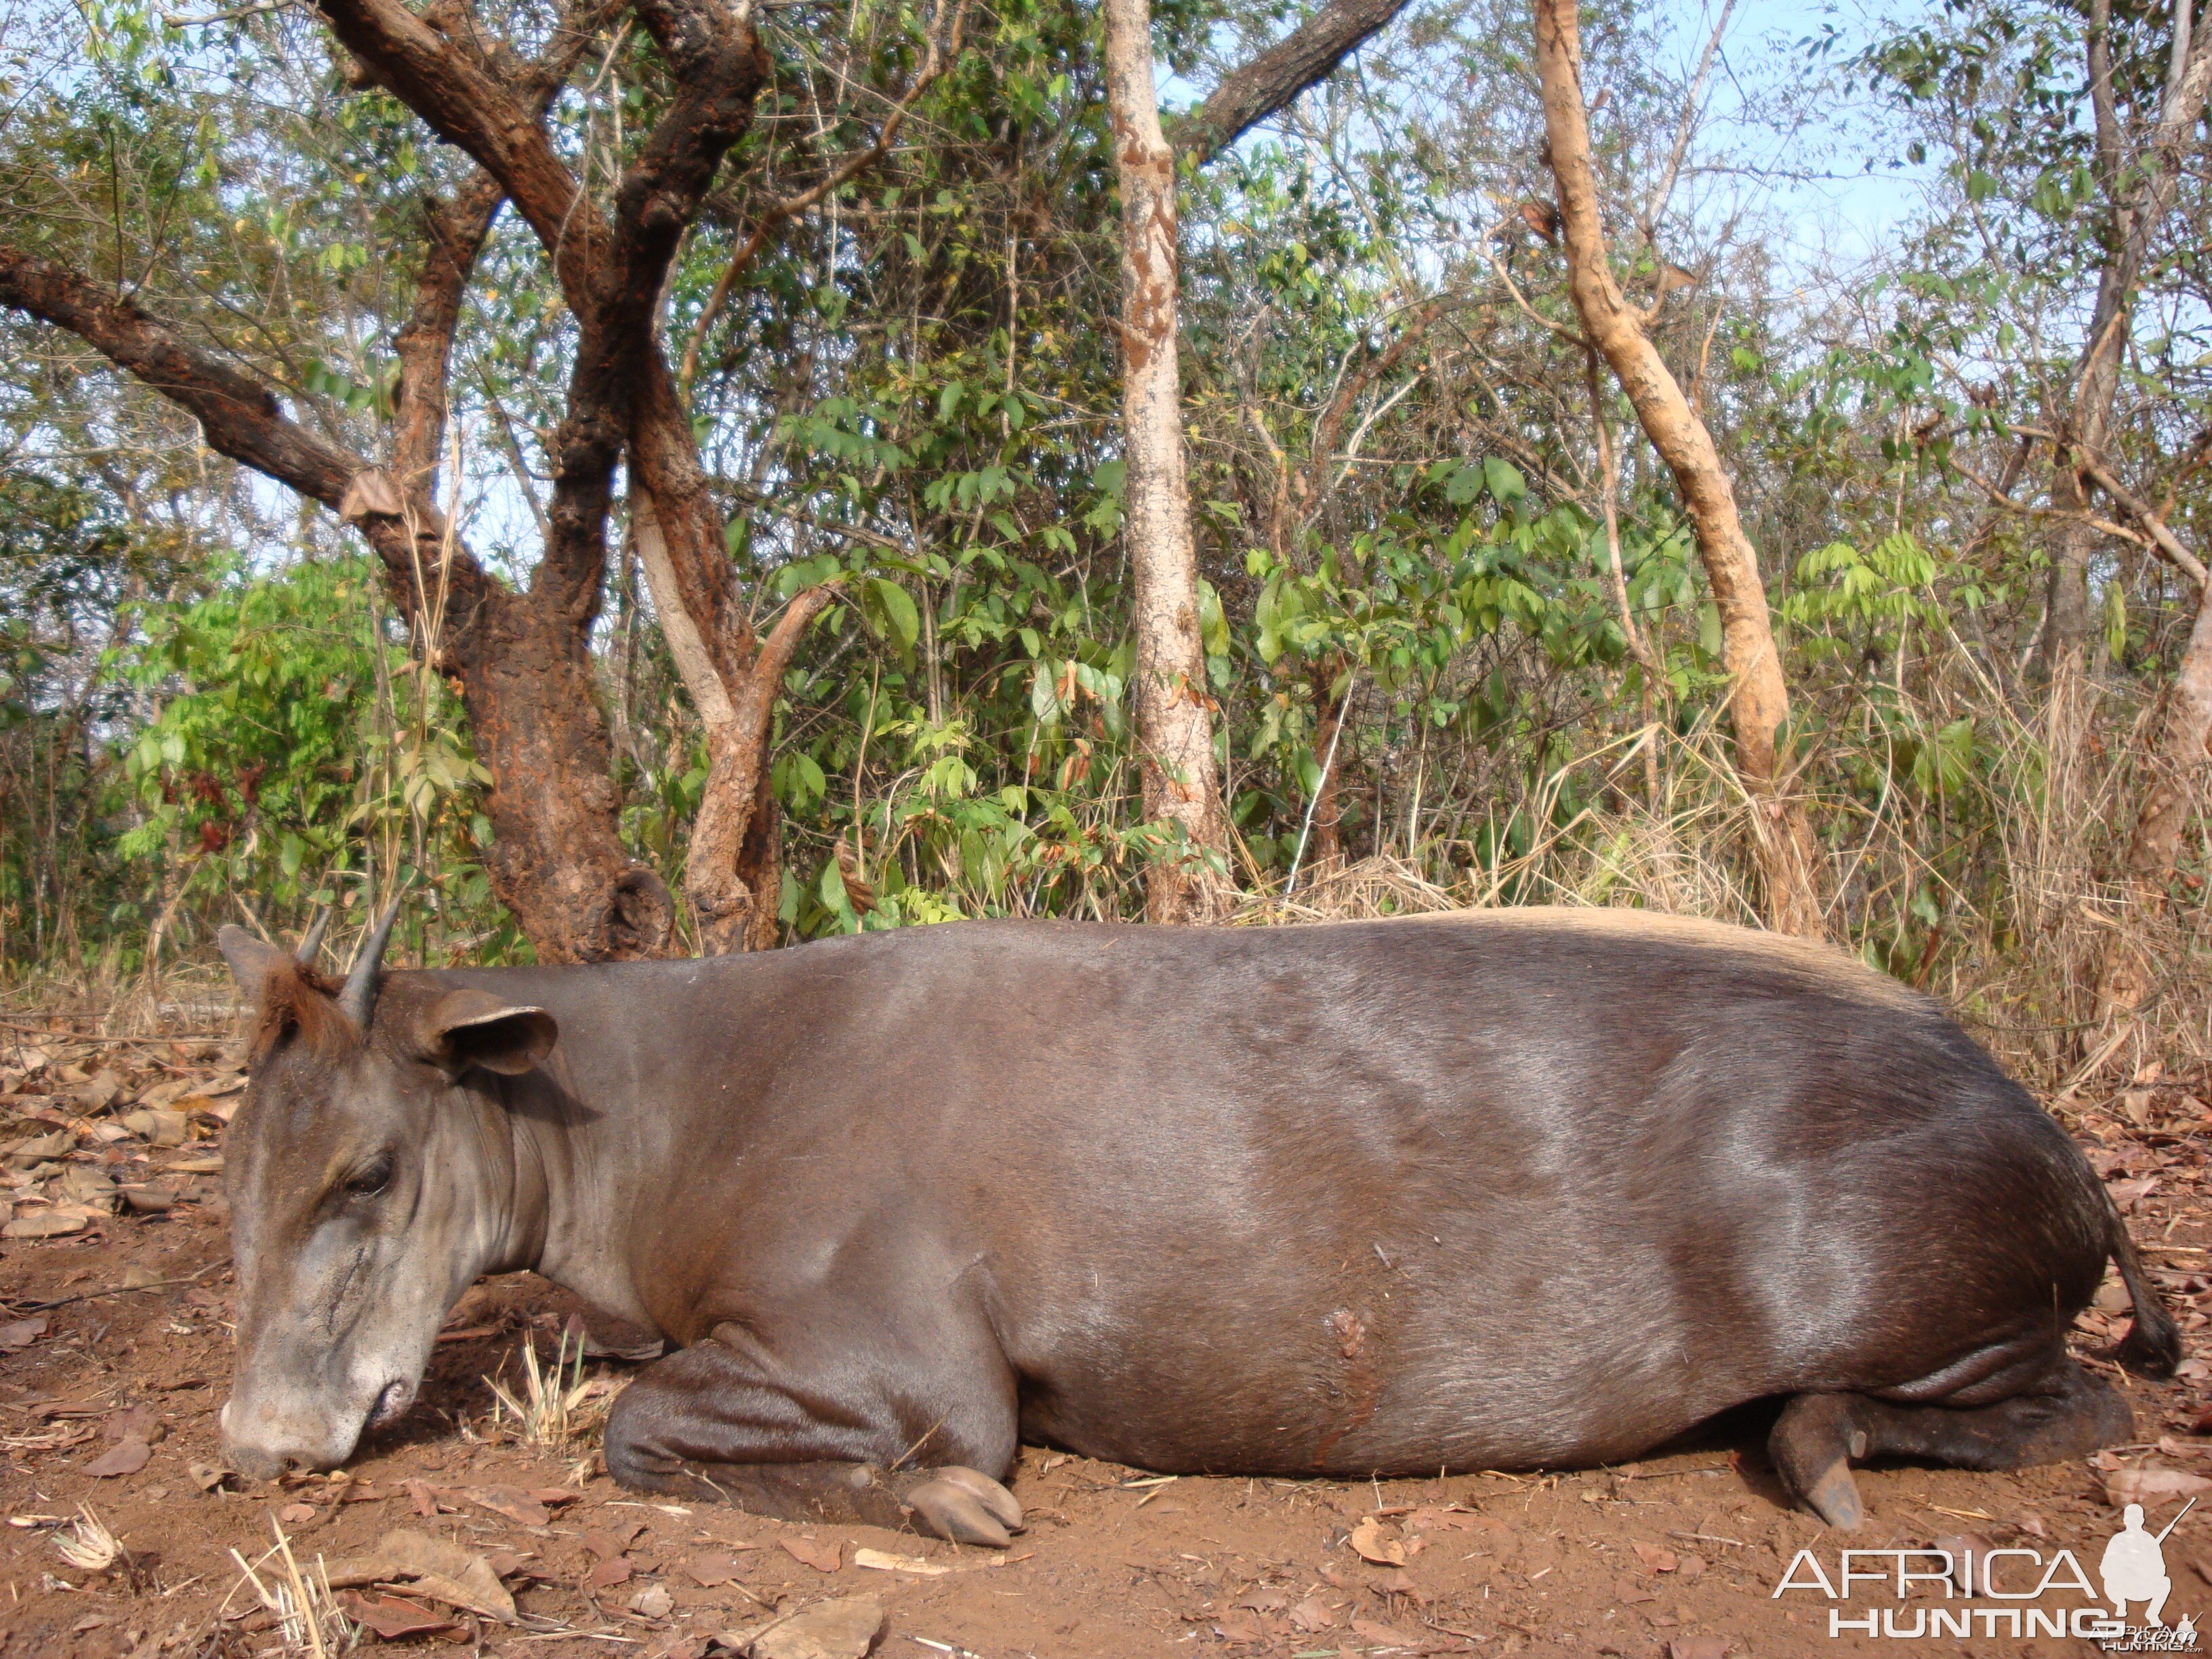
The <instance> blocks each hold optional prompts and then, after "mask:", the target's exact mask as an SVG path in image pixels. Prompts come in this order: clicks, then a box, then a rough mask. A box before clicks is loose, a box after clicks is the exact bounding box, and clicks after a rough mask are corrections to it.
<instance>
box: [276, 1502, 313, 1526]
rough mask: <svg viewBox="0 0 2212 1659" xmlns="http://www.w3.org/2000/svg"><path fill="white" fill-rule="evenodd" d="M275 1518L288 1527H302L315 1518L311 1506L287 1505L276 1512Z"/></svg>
mask: <svg viewBox="0 0 2212 1659" xmlns="http://www.w3.org/2000/svg"><path fill="white" fill-rule="evenodd" d="M276 1518H277V1519H278V1520H279V1521H282V1522H283V1523H284V1524H285V1525H286V1526H288V1527H304V1526H306V1525H307V1523H308V1522H311V1521H313V1519H314V1518H315V1506H314V1505H313V1504H285V1505H284V1507H283V1509H281V1510H277V1511H276Z"/></svg>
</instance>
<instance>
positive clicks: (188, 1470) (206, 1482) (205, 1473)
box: [185, 1463, 231, 1492]
mask: <svg viewBox="0 0 2212 1659" xmlns="http://www.w3.org/2000/svg"><path fill="white" fill-rule="evenodd" d="M185 1474H189V1475H190V1476H191V1478H192V1484H193V1485H194V1486H197V1487H198V1488H199V1489H200V1490H201V1491H202V1492H214V1491H216V1489H217V1488H218V1487H220V1486H222V1483H223V1482H224V1481H226V1480H229V1479H230V1478H231V1473H230V1471H229V1470H228V1469H226V1468H218V1467H217V1466H216V1465H215V1464H213V1463H187V1464H185Z"/></svg>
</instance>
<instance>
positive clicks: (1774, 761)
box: [1535, 0, 1823, 938]
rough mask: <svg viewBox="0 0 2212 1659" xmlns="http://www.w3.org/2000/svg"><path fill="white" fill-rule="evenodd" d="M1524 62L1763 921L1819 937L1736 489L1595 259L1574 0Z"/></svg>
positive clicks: (1757, 585)
mask: <svg viewBox="0 0 2212 1659" xmlns="http://www.w3.org/2000/svg"><path fill="white" fill-rule="evenodd" d="M1535 23H1536V63H1537V72H1538V76H1539V78H1540V79H1541V83H1542V88H1543V100H1544V126H1545V131H1546V134H1547V138H1548V140H1549V146H1548V148H1549V150H1550V158H1551V165H1552V171H1553V175H1554V177H1555V178H1556V179H1557V180H1558V184H1559V222H1560V234H1561V240H1562V241H1563V242H1564V244H1565V248H1566V254H1567V280H1568V287H1569V289H1570V290H1571V293H1572V295H1573V296H1574V302H1575V309H1576V311H1577V313H1579V314H1580V316H1581V318H1582V321H1583V328H1584V329H1585V330H1586V331H1588V333H1589V337H1590V340H1591V342H1592V343H1595V345H1596V347H1597V349H1599V350H1600V351H1601V352H1602V353H1603V354H1604V356H1605V359H1606V361H1607V363H1609V364H1610V365H1611V366H1612V368H1613V374H1615V375H1616V376H1617V377H1618V378H1619V380H1620V384H1621V387H1622V389H1623V390H1624V391H1625V392H1627V394H1628V398H1629V402H1630V403H1631V404H1632V405H1633V406H1634V407H1635V410H1636V414H1637V418H1638V421H1639V422H1642V424H1643V427H1644V433H1645V435H1646V436H1648V437H1649V438H1650V440H1651V445H1652V447H1653V448H1655V449H1656V450H1657V451H1658V452H1659V454H1660V458H1661V459H1662V460H1664V461H1665V462H1666V463H1667V466H1668V471H1671V472H1672V473H1673V474H1674V481H1675V483H1676V486H1677V487H1678V488H1679V489H1680V490H1681V492H1682V500H1683V504H1684V506H1685V507H1686V508H1687V509H1688V512H1689V514H1690V522H1691V525H1692V527H1693V528H1694V530H1695V531H1696V532H1697V538H1698V552H1699V557H1700V559H1701V560H1702V562H1704V565H1705V580H1706V585H1707V586H1709V587H1710V588H1711V591H1712V595H1713V603H1714V605H1715V606H1716V607H1717V609H1718V611H1720V617H1721V633H1722V638H1723V649H1724V653H1725V656H1726V659H1727V663H1728V668H1729V676H1730V678H1731V680H1732V682H1733V684H1732V688H1731V692H1730V697H1729V723H1730V727H1731V729H1732V731H1733V732H1734V734H1735V759H1736V769H1737V770H1738V771H1739V772H1740V773H1741V775H1742V777H1743V780H1744V781H1745V783H1746V785H1747V787H1749V789H1750V791H1751V793H1752V797H1753V803H1754V805H1755V806H1756V807H1757V809H1758V811H1757V849H1758V858H1759V873H1760V878H1761V881H1762V884H1763V885H1764V887H1765V894H1764V900H1765V912H1766V920H1767V923H1768V925H1769V926H1770V927H1773V928H1775V929H1776V930H1777V931H1778V932H1781V933H1795V934H1798V935H1801V936H1803V937H1806V938H1819V937H1820V934H1821V933H1822V932H1823V928H1822V925H1821V909H1820V896H1819V894H1818V891H1817V890H1816V889H1815V886H1814V878H1813V854H1814V843H1813V833H1812V827H1811V825H1810V823H1808V820H1807V818H1806V815H1805V809H1804V806H1803V804H1802V802H1800V801H1797V800H1795V799H1791V798H1790V795H1789V793H1788V783H1789V780H1788V778H1787V775H1786V774H1785V772H1784V764H1783V756H1782V754H1781V752H1780V750H1779V746H1778V734H1779V733H1780V732H1781V729H1782V726H1783V724H1784V721H1786V720H1788V719H1789V717H1790V691H1789V687H1788V685H1787V684H1785V682H1784V679H1783V675H1782V659H1781V656H1780V653H1778V652H1777V650H1776V649H1775V644H1774V629H1773V626H1772V623H1771V621H1770V619H1769V617H1768V615H1767V609H1766V589H1765V583H1764V582H1763V581H1762V580H1761V579H1760V576H1759V555H1758V553H1757V551H1756V550H1754V549H1753V546H1752V544H1751V541H1750V538H1748V537H1747V536H1746V535H1745V534H1744V530H1743V522H1742V520H1741V517H1740V516H1739V515H1738V514H1737V512H1736V506H1735V490H1734V489H1733V488H1732V487H1731V486H1730V484H1729V477H1728V474H1727V473H1726V472H1725V471H1723V469H1722V467H1721V460H1720V454H1719V453H1718V452H1717V450H1716V449H1715V448H1714V447H1713V441H1712V435H1711V434H1710V433H1709V432H1707V431H1706V429H1705V422H1702V421H1701V420H1699V418H1698V416H1697V415H1696V413H1695V412H1694V411H1693V410H1692V409H1691V408H1690V405H1689V403H1688V401H1687V400H1686V398H1684V397H1683V395H1682V389H1681V387H1680V386H1679V385H1677V384H1676V382H1675V380H1674V375H1673V374H1671V373H1670V372H1669V371H1668V368H1667V364H1666V362H1665V360H1664V359H1663V358H1662V357H1661V356H1660V355H1659V349H1658V348H1657V347H1656V346H1655V345H1653V344H1652V343H1651V341H1650V337H1649V336H1648V335H1646V334H1645V332H1644V320H1645V318H1644V313H1643V312H1641V311H1638V310H1637V309H1635V308H1633V307H1631V306H1630V305H1629V303H1628V301H1626V298H1625V297H1624V296H1623V295H1622V294H1621V291H1620V285H1619V284H1618V283H1616V282H1614V280H1613V271H1612V268H1611V266H1610V265H1609V264H1607V258H1606V245H1605V229H1604V225H1603V223H1602V222H1601V218H1600V216H1599V210H1598V199H1597V180H1596V174H1595V170H1594V169H1593V167H1592V166H1591V163H1590V148H1589V120H1588V117H1587V116H1586V114H1585V112H1584V103H1583V89H1582V39H1581V33H1580V27H1579V22H1578V19H1577V5H1576V0H1536V3H1535Z"/></svg>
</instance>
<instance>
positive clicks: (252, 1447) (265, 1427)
mask: <svg viewBox="0 0 2212 1659" xmlns="http://www.w3.org/2000/svg"><path fill="white" fill-rule="evenodd" d="M216 1422H217V1424H218V1425H220V1426H221V1428H222V1453H223V1458H224V1461H225V1462H228V1464H229V1465H230V1467H231V1468H234V1469H235V1470H237V1471H238V1473H239V1474H243V1475H248V1476H251V1477H252V1479H254V1480H273V1479H274V1478H275V1477H276V1476H277V1475H280V1474H283V1472H284V1471H285V1469H286V1468H289V1467H294V1466H296V1467H299V1468H328V1467H330V1466H331V1463H332V1462H335V1461H336V1460H335V1459H333V1458H332V1457H331V1456H330V1455H328V1452H327V1449H325V1448H324V1447H323V1446H322V1445H321V1444H320V1441H321V1440H322V1439H324V1438H326V1437H325V1436H321V1435H317V1434H311V1433H306V1432H302V1427H303V1425H300V1424H298V1423H287V1422H286V1421H285V1420H284V1419H283V1416H282V1415H281V1414H280V1413H277V1412H276V1411H273V1410H271V1409H270V1408H269V1407H265V1406H264V1407H261V1408H260V1409H259V1410H258V1411H257V1410H252V1409H246V1408H241V1407H240V1405H239V1403H238V1401H235V1400H232V1401H227V1402H225V1404H224V1406H223V1408H222V1413H220V1414H219V1415H218V1417H217V1418H216ZM311 1442H313V1443H311Z"/></svg>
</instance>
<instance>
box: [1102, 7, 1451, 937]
mask: <svg viewBox="0 0 2212 1659" xmlns="http://www.w3.org/2000/svg"><path fill="white" fill-rule="evenodd" d="M1406 3H1407V0H1338V3H1334V4H1331V5H1328V6H1325V7H1324V8H1323V9H1322V10H1321V11H1319V12H1317V13H1316V14H1315V15H1314V16H1313V17H1311V18H1310V19H1309V20H1308V21H1306V22H1305V23H1304V25H1302V26H1301V27H1298V28H1297V29H1296V30H1294V31H1293V32H1292V33H1291V35H1290V36H1289V37H1288V38H1287V39H1285V40H1282V41H1280V42H1279V43H1277V44H1276V45H1275V46H1271V47H1269V48H1268V49H1267V51H1265V52H1261V54H1259V55H1258V56H1257V57H1255V58H1253V59H1252V61H1251V62H1250V63H1249V64H1245V65H1244V66H1243V67H1242V68H1240V69H1238V70H1235V71H1233V72H1232V73H1231V74H1230V75H1228V76H1225V77H1224V78H1223V80H1222V82H1221V84H1220V86H1219V87H1218V88H1217V89H1216V90H1215V92H1214V94H1213V95H1212V97H1210V98H1208V99H1207V100H1206V102H1205V103H1204V104H1203V105H1201V106H1200V107H1199V109H1198V110H1197V111H1195V112H1194V113H1193V114H1192V115H1191V116H1190V117H1189V118H1187V119H1186V120H1185V121H1183V122H1182V123H1181V124H1180V125H1179V126H1178V130H1177V137H1178V138H1179V139H1180V140H1181V141H1182V147H1183V151H1184V155H1185V156H1186V157H1187V158H1188V160H1189V161H1191V162H1192V163H1193V164H1194V165H1200V166H1202V165H1203V164H1204V163H1205V162H1206V161H1208V160H1210V159H1211V158H1212V156H1214V155H1218V153H1219V152H1220V151H1221V150H1222V149H1225V148H1226V147H1227V146H1228V145H1230V144H1231V143H1235V142H1236V140H1237V137H1240V136H1241V135H1242V134H1243V133H1244V132H1245V131H1248V130H1249V128H1250V127H1251V126H1252V125H1254V124H1255V123H1256V122H1259V121H1262V120H1265V119H1266V118H1267V117H1268V116H1270V115H1272V114H1273V113H1275V112H1277V111H1279V110H1280V109H1282V108H1283V107H1284V106H1285V105H1287V104H1288V103H1289V102H1290V101H1291V99H1293V98H1295V97H1297V95H1298V94H1299V93H1301V92H1303V91H1304V90H1305V89H1306V88H1308V87H1310V86H1312V85H1314V84H1315V83H1316V82H1319V81H1321V80H1322V79H1324V78H1326V77H1327V76H1328V75H1329V74H1330V73H1331V72H1332V71H1333V70H1334V69H1335V68H1336V66H1337V65H1338V64H1340V63H1341V62H1342V61H1343V60H1344V58H1345V57H1346V55H1347V54H1348V53H1350V52H1352V50H1353V49H1354V48H1355V47H1357V46H1358V45H1359V43H1360V42H1361V41H1363V40H1366V39H1367V38H1368V37H1369V36H1370V35H1371V34H1373V33H1375V31H1376V30H1377V29H1379V28H1381V27H1383V25H1384V24H1385V23H1387V22H1389V21H1390V20H1391V19H1392V18H1393V17H1395V16H1396V15H1398V13H1399V12H1400V11H1401V10H1402V9H1404V7H1405V4H1406ZM1105 24H1106V102H1107V112H1108V116H1109V120H1110V123H1111V125H1112V128H1113V142H1114V167H1115V179H1116V181H1117V183H1118V185H1119V186H1120V190H1121V293H1122V301H1121V364H1122V368H1121V376H1122V378H1121V435H1122V459H1123V463H1124V467H1125V477H1124V489H1123V497H1122V501H1123V509H1124V514H1125V517H1124V523H1123V527H1122V544H1123V546H1124V547H1125V548H1126V549H1127V552H1128V559H1129V572H1130V579H1131V580H1130V586H1131V592H1132V601H1131V610H1132V613H1133V614H1132V626H1133V630H1134V633H1135V636H1136V664H1135V670H1134V675H1133V678H1134V681H1135V684H1134V685H1133V693H1134V702H1135V714H1136V730H1137V744H1138V764H1139V776H1140V778H1141V781H1142V787H1143V800H1144V811H1145V816H1146V818H1147V819H1148V820H1151V821H1154V822H1162V821H1165V822H1171V823H1175V824H1176V825H1177V826H1178V827H1179V829H1180V830H1181V833H1182V837H1183V841H1184V844H1185V848H1186V851H1185V854H1184V856H1182V857H1181V858H1177V859H1172V860H1170V859H1163V860H1158V862H1156V863H1155V864H1154V865H1153V866H1152V870H1151V872H1150V873H1149V874H1148V876H1147V878H1146V903H1145V908H1146V915H1148V916H1149V917H1150V918H1151V920H1152V921H1162V922H1184V921H1209V920H1212V919H1213V918H1214V917H1216V916H1218V915H1219V914H1220V913H1221V911H1222V909H1223V908H1224V903H1225V898H1226V895H1227V890H1228V885H1227V883H1226V881H1225V879H1224V878H1221V877H1219V876H1218V875H1216V874H1215V873H1213V872H1212V869H1211V868H1209V866H1212V865H1217V864H1218V865H1223V866H1225V864H1226V861H1227V858H1228V850H1229V817H1228V812H1227V810H1226V807H1225V803H1224V802H1223V800H1222V798H1221V772H1220V767H1219V765H1218V763H1217V761H1216V758H1215V756H1214V752H1213V714H1214V710H1215V707H1216V705H1215V703H1214V702H1213V699H1212V696H1211V694H1210V693H1209V692H1208V690H1207V689H1206V647H1205V642H1204V640H1203V639H1202V637H1201V635H1200V627H1199V591H1198V547H1197V542H1196V538H1194V535H1193V532H1192V528H1191V520H1190V486H1189V482H1188V473H1187V471H1186V468H1185V463H1184V454H1183V421H1182V362H1181V357H1180V354H1179V352H1178V349H1177V341H1176V325H1177V316H1176V313H1177V304H1178V299H1179V294H1180V277H1179V263H1180V250H1179V246H1178V240H1179V237H1178V232H1179V218H1178V215H1177V211H1176V147H1175V146H1172V145H1170V143H1169V142H1168V136H1167V133H1166V131H1164V128H1163V127H1162V125H1161V122H1160V111H1159V100H1158V95H1157V93H1156V91H1155V89H1154V87H1153V83H1152V8H1151V5H1150V3H1149V0H1106V3H1105Z"/></svg>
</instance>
